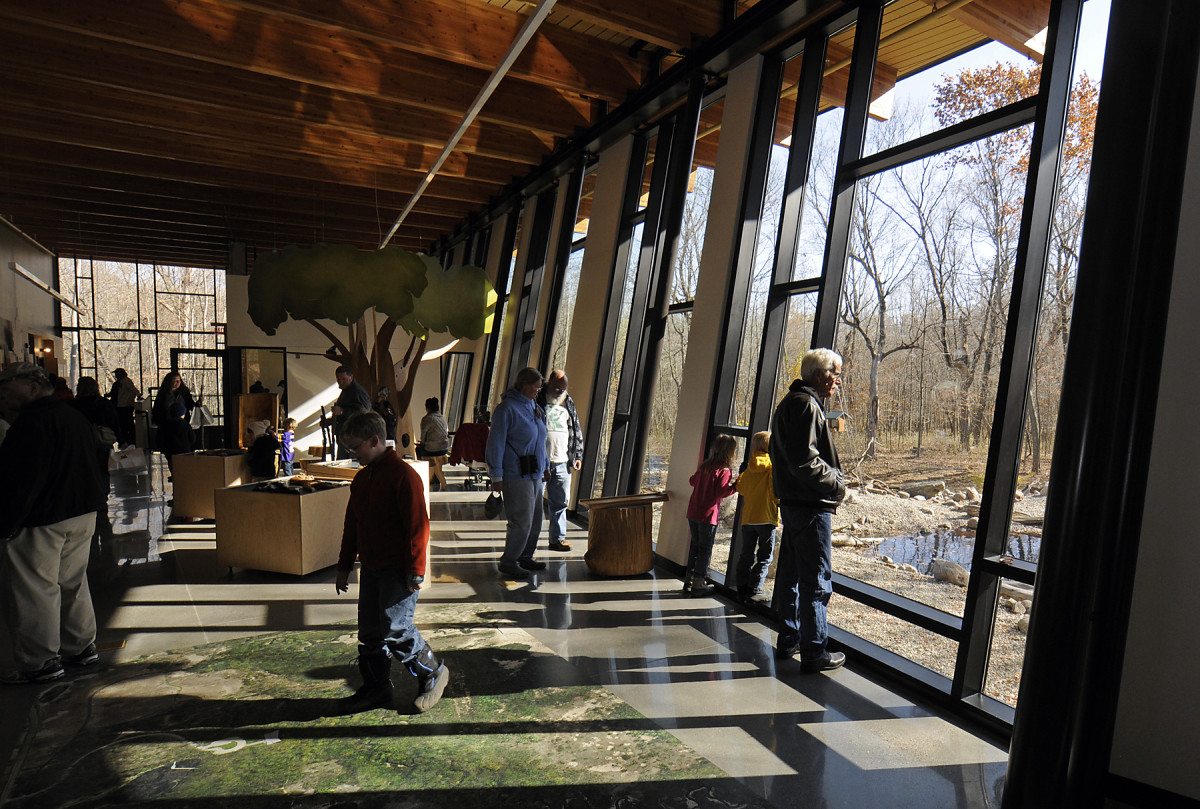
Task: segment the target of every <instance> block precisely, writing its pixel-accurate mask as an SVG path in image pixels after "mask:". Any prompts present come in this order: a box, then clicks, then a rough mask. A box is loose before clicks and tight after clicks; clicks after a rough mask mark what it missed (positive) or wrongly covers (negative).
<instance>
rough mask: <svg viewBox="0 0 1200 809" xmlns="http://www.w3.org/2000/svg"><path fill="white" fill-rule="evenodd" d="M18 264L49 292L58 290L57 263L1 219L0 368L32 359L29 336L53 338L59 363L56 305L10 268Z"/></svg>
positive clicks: (55, 302)
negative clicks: (35, 277)
mask: <svg viewBox="0 0 1200 809" xmlns="http://www.w3.org/2000/svg"><path fill="white" fill-rule="evenodd" d="M14 262H15V263H17V264H20V265H21V266H22V267H24V268H25V269H26V270H28V271H29V272H31V273H33V274H34V275H36V276H37V277H38V278H40V279H41V280H43V281H45V282H46V284H47V285H48V286H50V287H52V288H57V284H56V281H57V276H56V273H55V262H56V259H55V257H54V255H53V254H52V253H50V252H49V251H48V250H46V249H45V248H43V247H42V246H41V245H39V244H37V243H36V242H34V241H32V240H30V239H29V238H27V237H26V236H25V235H24V234H22V233H21V232H20V231H19V230H17V229H16V228H14V227H13V226H12V225H10V224H9V223H8V222H7V221H6V220H4V219H0V365H4V364H6V363H9V362H22V361H25V360H29V359H31V356H30V355H29V353H28V345H29V340H28V335H30V334H36V335H38V336H40V337H45V338H53V339H54V341H55V352H54V353H55V355H56V356H57V357H58V358H59V359H62V340H61V339H60V338H59V336H58V326H57V320H56V318H55V311H56V309H57V308H58V305H59V304H58V301H56V300H55V299H54V298H52V297H51V296H50V295H49V293H47V292H46V291H45V290H42V289H39V288H38V287H36V286H34V285H33V283H32V282H30V281H29V280H28V279H27V278H25V277H23V276H21V275H18V274H17V273H16V272H15V271H13V270H12V269H11V267H10V266H9V265H10V264H12V263H14Z"/></svg>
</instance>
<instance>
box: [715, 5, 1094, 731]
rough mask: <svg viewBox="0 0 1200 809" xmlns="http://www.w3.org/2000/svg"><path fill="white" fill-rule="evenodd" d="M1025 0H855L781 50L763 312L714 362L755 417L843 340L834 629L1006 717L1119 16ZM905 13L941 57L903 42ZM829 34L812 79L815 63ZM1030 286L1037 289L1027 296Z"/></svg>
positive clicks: (751, 419) (763, 254)
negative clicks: (1094, 143)
mask: <svg viewBox="0 0 1200 809" xmlns="http://www.w3.org/2000/svg"><path fill="white" fill-rule="evenodd" d="M997 5H998V4H996V3H988V2H983V1H982V0H980V2H977V3H974V4H972V7H973V8H976V11H977V13H979V14H987V13H991V12H992V11H995V7H996V6H997ZM1027 5H1028V8H1026V9H1024V10H1023V11H1022V13H1021V14H1020V15H1018V19H1016V20H1014V21H1013V26H1012V28H1011V30H1009V31H1007V32H1005V34H1004V35H999V34H997V35H996V36H997V37H998V38H997V39H993V38H992V37H991V36H985V35H982V34H981V30H982V29H981V28H980V27H972V26H969V25H968V26H964V25H963V24H962V19H961V18H959V17H955V16H954V15H950V14H947V13H943V12H940V11H938V10H936V9H931V8H930V6H929V5H928V4H926V3H919V2H909V1H908V0H897V2H893V3H888V4H886V5H885V4H881V3H869V2H867V3H863V4H862V6H861V8H860V9H859V11H858V12H857V16H856V18H855V19H856V21H857V24H851V25H848V26H846V27H842V28H840V29H838V30H832V31H831V32H830V33H829V34H828V35H826V34H823V33H819V32H817V33H814V34H812V35H811V36H810V37H809V39H808V40H807V41H804V42H801V43H798V44H797V45H796V46H793V47H792V49H791V50H790V51H785V52H784V54H783V59H784V61H783V64H782V67H781V70H782V74H783V81H782V88H783V90H782V92H781V98H780V105H779V110H778V115H777V121H776V130H775V133H774V134H775V137H774V139H773V142H772V145H771V146H770V148H769V153H768V154H765V155H760V156H759V157H758V158H757V159H760V160H765V161H767V170H766V173H767V178H768V179H767V187H766V193H765V203H764V210H763V211H762V214H761V221H762V222H763V224H764V226H763V227H762V228H761V229H760V232H759V236H758V244H757V246H756V250H755V259H754V261H753V262H752V265H751V266H746V267H739V270H738V271H739V272H744V273H749V274H750V277H749V290H750V293H749V303H748V307H747V308H748V312H749V313H750V314H751V316H750V317H748V318H747V323H746V328H745V330H744V332H743V334H742V339H741V344H740V348H739V353H738V356H737V359H736V362H729V361H728V359H727V360H726V362H725V365H724V366H723V367H725V369H726V370H723V372H722V374H723V379H724V378H725V377H727V378H728V380H727V381H728V382H731V383H733V386H734V389H735V394H734V396H733V399H732V403H731V408H730V411H731V412H730V413H729V414H728V424H729V425H732V426H734V427H738V428H741V429H744V430H745V431H746V433H747V434H748V433H751V432H754V431H756V430H759V429H765V428H766V426H767V425H768V424H769V420H770V416H771V413H772V411H773V409H774V406H775V403H776V402H777V401H778V400H779V399H780V398H781V397H782V395H783V392H784V390H785V388H786V386H787V384H788V383H789V382H790V380H791V379H792V378H794V377H795V376H797V375H798V364H799V358H800V356H801V355H802V353H803V351H804V350H806V349H807V348H808V347H809V346H811V345H814V344H816V345H828V346H832V347H834V348H835V350H837V351H839V353H841V354H842V355H843V358H844V361H845V363H844V376H843V387H842V391H841V393H840V395H839V396H838V397H836V398H835V399H834V400H833V401H831V402H828V403H827V415H829V416H830V417H831V418H836V419H837V424H836V425H835V427H840V431H839V432H837V433H836V437H835V440H836V441H837V443H838V446H839V451H840V454H841V458H842V463H843V466H844V467H845V471H846V473H847V478H848V480H849V482H850V484H851V486H850V494H849V496H848V498H847V501H846V503H845V504H844V505H843V506H842V507H841V508H840V509H839V511H838V514H837V515H836V517H835V519H834V531H835V545H836V547H835V558H834V570H835V589H836V593H835V596H834V599H833V601H832V602H831V605H830V620H831V624H832V625H833V626H834V627H835V630H834V631H835V636H836V637H837V638H838V639H839V640H844V642H847V643H849V644H851V645H852V646H854V645H857V647H860V648H862V649H863V650H864V651H868V652H870V650H871V649H875V650H876V652H874V653H873V654H876V656H882V657H884V658H886V659H889V660H895V659H896V658H892V657H890V656H888V655H886V654H883V650H886V652H891V653H893V654H895V655H898V656H899V657H901V658H905V659H906V660H907V661H909V662H908V663H903V661H901V662H898V663H896V665H897V666H898V667H899V668H900V669H901V670H902V671H904V672H905V673H906V674H910V675H912V676H914V677H916V678H917V679H920V680H922V681H924V682H926V683H929V684H932V685H934V686H935V687H937V688H939V689H941V690H943V691H947V692H949V693H951V694H952V695H954V696H956V697H958V698H961V699H970V698H973V697H976V696H977V695H982V696H985V697H987V698H990V699H984V700H983V701H982V703H980V704H982V705H983V708H984V711H985V712H987V713H989V714H991V715H993V716H996V717H999V718H1001V719H1002V720H1004V719H1007V720H1009V721H1011V710H1009V706H1012V705H1015V700H1016V695H1017V683H1018V682H1019V674H1020V667H1021V662H1022V657H1023V648H1024V637H1025V635H1024V633H1025V631H1026V630H1027V627H1028V614H1027V613H1028V610H1029V607H1030V603H1031V600H1032V599H1033V597H1034V591H1033V588H1032V585H1033V581H1034V576H1035V574H1036V562H1037V558H1038V553H1039V549H1040V543H1041V542H1042V541H1043V539H1044V538H1043V537H1042V532H1041V513H1042V510H1043V508H1044V498H1045V481H1046V479H1047V477H1048V473H1049V465H1050V462H1051V458H1050V457H1049V453H1050V451H1051V448H1052V446H1053V433H1054V424H1055V422H1056V420H1057V417H1058V412H1057V410H1058V400H1059V393H1060V387H1061V371H1062V358H1063V352H1064V349H1065V346H1066V343H1067V340H1068V339H1069V332H1070V317H1071V306H1072V303H1073V293H1074V282H1075V261H1076V259H1075V256H1076V253H1077V251H1076V249H1075V248H1076V246H1077V244H1078V240H1079V234H1080V231H1081V223H1082V212H1083V201H1084V198H1085V194H1086V187H1087V177H1088V171H1089V168H1090V151H1091V131H1092V122H1093V121H1094V117H1095V111H1096V110H1095V108H1096V99H1097V94H1098V85H1099V82H1098V75H1099V68H1100V64H1101V62H1102V55H1103V31H1104V26H1105V24H1106V18H1107V3H1105V2H1103V0H1092V2H1089V3H1087V4H1086V7H1084V8H1083V10H1082V11H1081V10H1080V7H1081V6H1083V4H1082V3H1076V2H1064V3H1063V4H1062V8H1061V12H1060V16H1059V17H1058V18H1057V19H1055V20H1051V19H1050V16H1049V10H1050V4H1049V3H1048V2H1046V3H1033V4H1027ZM1080 16H1081V17H1082V25H1083V28H1084V30H1085V32H1086V31H1091V32H1093V33H1092V34H1091V36H1087V35H1085V36H1081V37H1080V38H1079V41H1080V43H1081V44H1080V46H1079V50H1078V52H1077V53H1074V54H1072V53H1069V52H1067V51H1066V50H1065V49H1063V48H1062V45H1061V43H1063V42H1066V43H1070V42H1073V41H1074V38H1073V36H1072V34H1073V31H1074V28H1075V26H1076V24H1077V19H1078V18H1079V17H1080ZM847 22H853V21H851V20H848V21H847ZM914 25H915V26H916V28H914ZM864 26H865V30H860V29H861V28H863V27H864ZM916 30H919V31H920V37H921V40H922V41H925V40H929V41H930V42H937V41H938V37H939V36H940V37H942V38H943V39H944V41H942V42H941V43H940V44H939V47H940V48H942V51H941V52H942V53H949V54H950V56H949V58H944V57H942V58H937V59H931V58H930V57H929V56H928V55H926V54H925V53H923V52H922V51H921V49H919V48H916V47H914V46H913V36H914V35H915V34H914V31H916ZM1025 34H1028V36H1025ZM955 37H957V38H958V39H954V38H955ZM952 40H953V41H954V42H957V43H958V44H957V45H955V46H954V47H950V44H947V43H950V42H951V41H952ZM1056 43H1058V44H1057V45H1056ZM821 51H823V53H820V54H819V55H820V73H821V75H820V77H819V79H814V78H812V77H811V76H810V77H808V83H809V87H808V88H807V89H806V86H805V85H806V81H805V78H806V77H805V75H804V71H803V70H802V69H801V66H800V65H801V62H802V61H803V60H804V57H805V56H806V55H808V54H809V53H810V52H811V53H813V54H814V55H812V56H811V57H810V59H811V61H810V62H808V63H806V64H813V63H816V62H817V54H818V52H821ZM1056 52H1057V56H1056V57H1055V58H1054V59H1053V63H1052V64H1051V62H1050V60H1048V59H1047V58H1046V56H1047V54H1048V53H1050V54H1054V53H1056ZM789 57H790V58H789ZM1072 57H1074V62H1075V70H1074V75H1070V73H1069V70H1070V66H1071V63H1072ZM856 60H857V66H856ZM793 115H794V116H795V117H794V119H793V117H792V116H793ZM1060 137H1061V141H1062V143H1063V147H1062V149H1061V150H1059V148H1058V142H1059V138H1060ZM864 155H865V157H864ZM1046 166H1049V167H1051V168H1052V169H1053V173H1051V176H1049V177H1047V176H1046V175H1047V174H1048V172H1047V171H1046V170H1045V168H1043V167H1046ZM1035 167H1036V169H1040V170H1035ZM1054 175H1056V176H1054ZM768 225H773V226H772V227H768ZM1043 239H1044V240H1045V243H1046V245H1047V246H1046V248H1045V249H1044V250H1042V249H1041V248H1040V247H1039V245H1040V244H1042V240H1043ZM1031 289H1032V290H1035V294H1034V295H1033V296H1032V299H1033V300H1036V301H1037V305H1036V307H1032V308H1031V307H1029V306H1025V307H1021V306H1020V301H1021V298H1022V296H1024V298H1025V299H1030V296H1029V294H1028V293H1027V291H1028V290H1031ZM1018 292H1020V293H1021V295H1018ZM1026 355H1028V357H1029V359H1028V360H1023V359H1022V358H1023V357H1025V356H1026ZM718 384H722V382H719V383H718ZM1013 402H1015V403H1016V406H1015V407H1014V406H1012V404H1011V403H1013ZM1006 404H1007V406H1006ZM720 426H721V425H720V422H719V420H718V422H717V423H715V424H714V429H719V428H720ZM1045 539H1046V541H1049V538H1045ZM714 567H716V564H715V563H714ZM727 575H728V574H727ZM726 580H727V581H731V579H729V578H727V579H726ZM768 588H770V581H769V582H768ZM768 595H769V593H768ZM864 641H865V643H864ZM922 671H923V672H926V674H922V673H921V672H922ZM992 700H994V702H993V701H992Z"/></svg>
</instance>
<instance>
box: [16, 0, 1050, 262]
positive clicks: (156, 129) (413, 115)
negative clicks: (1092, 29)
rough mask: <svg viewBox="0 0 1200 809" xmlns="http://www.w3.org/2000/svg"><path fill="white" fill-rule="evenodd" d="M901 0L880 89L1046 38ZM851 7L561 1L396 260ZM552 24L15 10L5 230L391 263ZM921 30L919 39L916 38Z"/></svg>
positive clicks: (205, 250)
mask: <svg viewBox="0 0 1200 809" xmlns="http://www.w3.org/2000/svg"><path fill="white" fill-rule="evenodd" d="M895 5H896V7H897V8H901V7H903V9H904V11H903V13H897V14H892V15H890V16H891V18H892V19H894V20H896V25H897V26H898V27H897V33H896V34H895V35H894V36H892V38H891V41H890V42H889V39H888V38H887V36H886V35H887V31H885V32H884V33H885V39H884V44H883V45H881V51H880V55H879V66H878V68H877V71H876V89H875V94H876V95H879V94H882V93H885V92H887V91H888V90H890V89H891V87H893V86H894V84H895V82H896V80H897V78H902V77H903V76H905V75H908V74H909V73H912V72H915V71H916V70H919V69H920V68H922V67H923V66H927V65H930V64H934V63H936V62H938V61H940V60H942V59H945V58H946V57H947V56H949V55H951V54H953V53H956V52H960V51H962V50H964V49H967V48H969V47H973V46H974V45H975V44H978V43H979V42H982V41H985V40H987V39H999V40H1001V41H1006V40H1007V41H1009V42H1010V43H1011V44H1014V46H1015V45H1016V44H1018V43H1019V42H1020V41H1022V39H1023V38H1024V37H1027V36H1028V35H1029V34H1030V31H1032V32H1036V31H1037V30H1038V27H1039V26H1038V25H1037V22H1038V19H1039V18H1040V19H1042V20H1044V19H1045V10H1044V9H1045V6H1046V0H999V2H997V0H990V1H989V0H976V2H974V3H971V2H969V0H967V2H964V0H953V2H951V3H950V4H949V6H947V4H946V3H937V2H935V0H900V2H898V3H896V4H895ZM845 6H846V4H845V3H844V2H842V0H831V1H830V2H828V3H817V2H812V3H792V4H789V3H785V2H771V1H770V0H765V1H764V2H761V3H756V2H750V1H749V0H739V1H738V2H731V1H730V0H653V2H645V0H559V1H558V2H557V3H556V4H555V5H554V6H553V9H552V10H551V11H550V13H549V15H548V16H547V17H546V19H545V20H544V21H543V22H542V23H541V24H540V25H539V26H538V28H537V29H536V33H535V34H534V35H533V37H532V39H531V40H530V41H529V43H528V45H527V46H526V47H525V48H524V50H523V51H522V52H521V54H520V56H519V57H518V58H517V59H516V61H515V62H514V63H513V64H512V66H511V68H510V69H509V70H508V72H507V73H506V74H505V75H504V78H503V79H502V80H501V81H500V83H499V84H498V86H497V87H496V89H495V92H494V94H493V95H492V96H491V98H490V99H489V100H488V101H487V103H486V104H485V105H484V106H483V107H482V110H481V111H480V113H479V115H478V117H477V118H476V119H475V120H474V122H473V123H471V124H470V125H469V126H468V127H467V128H466V130H465V133H464V134H463V135H462V138H461V140H460V141H459V142H458V144H457V146H456V147H455V148H454V149H453V150H452V151H451V152H450V154H449V156H448V157H447V158H446V160H445V162H444V164H443V165H442V166H441V168H440V169H439V170H438V171H437V173H436V175H435V176H433V178H432V180H431V181H430V182H429V183H428V186H427V188H425V189H424V191H423V193H422V194H421V195H420V196H419V199H417V201H416V202H415V204H414V205H413V207H412V210H411V212H409V213H408V214H407V216H406V218H405V220H404V222H403V223H402V224H401V225H400V226H399V228H398V230H397V231H396V233H395V236H394V237H393V238H392V239H391V244H395V245H398V246H401V247H406V248H409V249H412V250H429V249H431V248H432V247H433V246H434V244H435V243H436V242H437V240H438V239H440V238H443V237H445V236H447V235H448V234H450V233H452V232H453V230H454V228H455V227H456V226H460V225H461V224H462V223H463V222H464V221H465V220H466V218H467V217H468V216H470V215H472V214H476V213H478V212H479V211H481V210H483V209H485V208H486V207H487V206H488V205H489V204H490V203H492V202H494V201H495V200H497V199H502V198H504V196H505V195H506V194H511V193H512V191H513V189H514V188H515V187H517V185H518V184H519V183H520V182H521V181H522V179H523V178H525V177H527V176H529V175H530V174H531V172H533V171H534V170H535V169H538V168H539V167H545V166H546V165H547V164H548V161H550V160H551V158H552V157H553V156H556V155H561V154H562V152H563V150H564V148H566V147H567V145H568V144H570V143H572V139H575V140H576V141H578V139H579V138H580V136H581V133H585V132H593V131H595V130H596V128H597V126H598V125H599V124H600V123H601V121H603V120H605V116H606V115H608V114H609V112H610V111H613V110H617V111H618V112H619V111H620V110H621V109H623V107H622V105H626V106H628V104H629V100H630V99H631V98H636V97H638V96H639V94H641V95H646V94H649V93H651V92H653V90H654V88H655V87H656V86H658V84H661V82H662V81H663V80H664V75H665V76H666V77H669V76H670V75H671V67H672V66H673V65H676V64H677V63H678V62H679V61H680V60H681V59H682V58H683V57H685V56H686V55H688V54H689V53H695V52H696V51H697V50H698V49H703V48H704V47H706V46H705V43H709V42H717V41H719V40H720V39H721V37H722V36H724V35H725V32H727V31H728V30H729V26H730V25H736V23H740V22H744V21H745V20H746V19H749V18H752V17H753V16H754V15H755V14H758V15H759V16H765V15H766V14H767V13H768V12H770V11H771V10H772V9H786V8H788V7H793V8H794V7H805V8H809V9H812V10H813V13H812V14H810V15H809V19H811V18H812V17H815V16H818V15H820V14H829V13H833V12H835V11H837V10H838V9H844V8H845ZM939 6H940V7H939ZM536 8H537V4H536V3H533V2H523V0H486V1H485V0H121V2H95V1H94V0H87V1H85V0H3V2H0V72H2V73H0V74H2V75H3V77H4V79H3V81H2V82H0V109H2V110H3V115H0V216H3V217H4V218H6V219H8V220H9V221H10V222H12V223H13V224H14V225H15V226H16V227H18V228H19V229H20V230H22V231H23V232H24V233H26V234H27V235H29V236H31V237H32V238H34V239H36V240H37V241H38V242H40V243H41V244H43V245H44V246H45V247H47V248H48V249H50V250H52V251H54V252H56V253H58V254H59V255H60V256H64V257H65V256H80V257H91V258H96V259H109V260H124V261H142V262H148V263H150V262H152V263H160V264H176V265H191V266H217V267H223V266H225V265H226V262H227V260H228V256H229V245H230V244H231V243H242V244H244V245H245V246H246V248H247V252H248V254H249V255H250V256H251V257H253V256H254V255H255V254H257V253H258V252H261V251H264V250H270V249H275V248H282V247H285V246H287V245H291V244H299V245H303V246H309V245H313V244H316V243H322V242H323V243H345V244H353V245H355V246H358V247H360V248H362V249H374V248H377V247H378V246H379V245H380V243H381V241H382V240H383V239H384V237H385V236H386V234H387V233H388V232H389V230H390V229H391V228H392V225H393V223H394V222H395V221H396V218H397V216H398V215H399V214H400V212H401V211H402V210H404V209H405V207H406V206H408V205H409V204H410V202H411V200H412V197H413V194H414V192H416V191H417V190H418V189H419V188H420V187H421V186H422V184H423V181H424V180H425V179H426V174H427V172H429V171H430V170H431V168H432V167H433V166H434V165H435V162H436V161H437V159H438V157H439V155H441V153H442V151H443V148H444V147H445V146H446V144H447V142H448V140H449V139H450V138H451V136H452V135H453V133H454V132H455V131H456V130H457V129H458V128H459V127H460V125H461V124H462V122H463V121H464V117H465V115H466V114H467V111H468V110H469V108H470V107H471V105H472V102H473V101H475V99H476V97H477V95H478V93H479V92H480V89H481V88H482V87H483V86H484V85H485V83H486V82H487V81H488V78H489V76H490V75H491V73H492V71H493V70H494V69H495V68H496V67H497V65H499V64H500V63H501V62H502V61H503V59H504V57H505V55H506V53H507V52H508V50H509V48H510V46H511V45H512V43H513V41H514V40H515V39H516V38H517V37H518V35H519V33H520V32H521V30H522V28H523V27H524V26H525V24H526V21H527V20H528V19H529V17H530V16H531V15H532V14H533V13H534V11H535V9H536ZM793 16H794V15H793ZM925 18H928V19H925ZM914 20H915V21H917V22H918V23H919V24H920V25H921V26H922V27H923V30H922V32H921V37H920V39H919V40H918V39H917V38H916V37H915V36H906V29H904V28H902V27H899V26H911V25H913V22H912V21H914ZM735 21H736V22H735ZM887 25H888V23H887V22H886V21H885V27H887ZM764 29H766V30H769V29H770V26H769V25H767V26H764ZM913 33H914V35H915V31H914V32H913ZM774 34H776V35H777V36H779V37H782V36H783V35H785V34H786V32H783V31H775V32H774ZM761 39H765V36H764V37H762V38H760V42H759V44H760V45H761V44H762V41H761ZM838 39H839V38H838V37H837V36H835V37H834V38H833V40H832V41H831V43H830V56H829V60H830V64H829V67H828V68H827V70H826V90H825V95H827V96H828V97H826V98H823V102H824V103H825V105H829V104H838V103H840V100H841V99H840V98H839V97H836V96H838V95H839V93H844V76H845V74H847V73H848V66H847V65H848V62H849V60H848V59H847V58H846V56H847V55H848V53H849V38H848V36H847V37H842V39H844V40H845V42H844V43H841V44H839V42H838ZM918 41H919V42H920V43H922V45H921V51H920V52H919V53H917V52H916V51H915V47H914V43H917V42H918ZM931 42H935V43H939V44H937V45H936V46H935V47H934V48H933V49H932V50H931V49H930V43H931ZM839 86H840V87H841V90H839V89H838V88H839ZM783 103H784V104H785V105H786V104H789V103H791V101H790V96H789V93H788V90H785V92H784V97H783ZM715 134H717V133H716V132H715V129H714V131H713V132H712V133H709V135H710V137H711V135H715ZM715 141H716V138H712V139H711V140H710V141H709V142H708V143H707V144H701V145H699V146H698V147H697V159H701V155H702V154H706V152H705V150H704V149H702V148H701V146H703V145H707V146H709V147H713V148H710V149H708V152H707V153H715ZM709 159H711V154H710V155H709ZM583 204H584V205H586V201H585V202H584V203H583Z"/></svg>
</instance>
